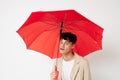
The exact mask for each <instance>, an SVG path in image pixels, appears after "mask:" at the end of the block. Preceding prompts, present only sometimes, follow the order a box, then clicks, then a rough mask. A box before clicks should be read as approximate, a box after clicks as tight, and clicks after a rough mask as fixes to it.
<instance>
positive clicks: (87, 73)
mask: <svg viewBox="0 0 120 80" xmlns="http://www.w3.org/2000/svg"><path fill="white" fill-rule="evenodd" d="M83 75H84V76H83V77H84V80H91V73H90V67H89V63H88V61H87V60H85V63H84V74H83Z"/></svg>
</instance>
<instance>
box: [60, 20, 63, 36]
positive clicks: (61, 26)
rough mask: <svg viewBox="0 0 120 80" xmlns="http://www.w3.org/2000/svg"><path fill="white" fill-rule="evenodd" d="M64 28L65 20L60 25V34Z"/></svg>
mask: <svg viewBox="0 0 120 80" xmlns="http://www.w3.org/2000/svg"><path fill="white" fill-rule="evenodd" d="M62 28H63V21H62V22H61V25H60V35H61V34H62Z"/></svg>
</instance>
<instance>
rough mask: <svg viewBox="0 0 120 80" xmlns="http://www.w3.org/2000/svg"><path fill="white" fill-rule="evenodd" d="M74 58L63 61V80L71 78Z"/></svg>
mask: <svg viewBox="0 0 120 80" xmlns="http://www.w3.org/2000/svg"><path fill="white" fill-rule="evenodd" d="M73 64H74V59H73V60H71V61H65V60H64V59H63V63H62V80H70V74H71V71H72V68H73Z"/></svg>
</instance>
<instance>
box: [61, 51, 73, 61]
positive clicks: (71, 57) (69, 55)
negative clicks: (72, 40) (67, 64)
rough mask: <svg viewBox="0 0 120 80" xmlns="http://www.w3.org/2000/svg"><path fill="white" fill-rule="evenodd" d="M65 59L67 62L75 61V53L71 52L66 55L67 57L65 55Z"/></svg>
mask: <svg viewBox="0 0 120 80" xmlns="http://www.w3.org/2000/svg"><path fill="white" fill-rule="evenodd" d="M63 59H64V60H65V61H70V60H72V59H74V53H73V52H70V53H68V54H66V55H63Z"/></svg>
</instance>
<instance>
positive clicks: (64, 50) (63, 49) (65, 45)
mask: <svg viewBox="0 0 120 80" xmlns="http://www.w3.org/2000/svg"><path fill="white" fill-rule="evenodd" d="M73 48H74V44H73V43H72V42H69V41H68V40H64V39H61V40H60V50H59V51H60V53H61V54H68V53H70V52H72V49H73Z"/></svg>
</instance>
